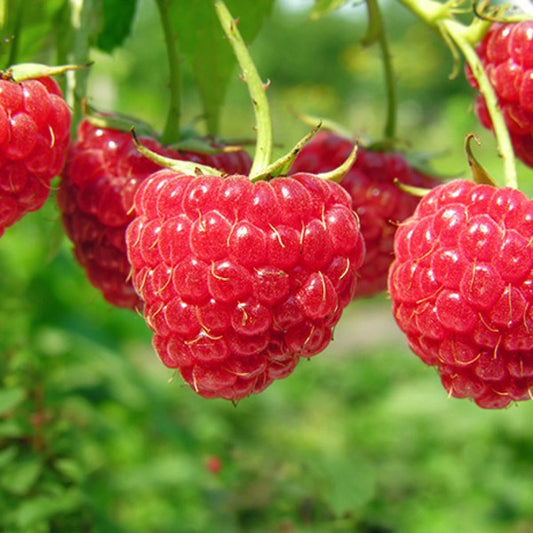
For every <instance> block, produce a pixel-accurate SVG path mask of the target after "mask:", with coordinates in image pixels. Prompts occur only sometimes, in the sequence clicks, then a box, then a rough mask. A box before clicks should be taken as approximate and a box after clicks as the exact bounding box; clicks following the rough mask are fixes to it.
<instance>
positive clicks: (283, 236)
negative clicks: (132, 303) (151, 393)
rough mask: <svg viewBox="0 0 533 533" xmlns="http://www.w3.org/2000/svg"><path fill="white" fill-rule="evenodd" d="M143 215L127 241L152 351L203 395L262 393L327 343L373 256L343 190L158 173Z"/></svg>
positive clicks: (299, 182)
mask: <svg viewBox="0 0 533 533" xmlns="http://www.w3.org/2000/svg"><path fill="white" fill-rule="evenodd" d="M135 210H136V212H137V214H138V215H137V218H135V219H134V220H133V222H132V223H131V224H130V225H129V226H128V230H127V232H126V242H127V246H128V256H129V259H130V262H131V264H132V273H133V274H132V279H133V285H134V287H135V289H136V290H137V292H138V293H139V295H140V296H141V298H142V299H143V300H144V317H145V319H146V322H147V324H148V326H149V327H150V328H151V329H152V330H153V332H154V334H155V335H154V337H153V345H154V348H155V350H156V351H157V353H158V355H159V357H160V358H161V360H162V362H163V363H164V364H165V365H166V366H168V367H170V368H177V369H179V371H180V373H181V376H182V377H183V379H184V380H185V381H186V382H187V383H188V384H189V385H190V386H191V388H192V389H193V390H194V391H196V392H197V393H198V394H199V395H201V396H203V397H206V398H225V399H228V400H231V401H237V400H239V399H241V398H244V397H246V396H248V395H250V394H253V393H258V392H260V391H262V390H263V389H265V388H266V387H267V386H268V385H269V384H270V383H271V382H272V381H273V380H275V379H280V378H283V377H286V376H288V375H289V374H290V373H291V372H292V371H293V369H294V368H295V366H296V364H297V363H298V361H299V359H300V357H310V356H312V355H314V354H317V353H318V352H320V351H322V350H323V349H324V348H325V347H326V346H327V345H328V343H329V342H330V340H331V336H332V329H333V327H334V326H335V324H336V323H337V322H338V320H339V318H340V316H341V312H342V310H343V308H344V307H345V306H346V305H347V304H348V303H349V302H350V300H351V298H352V295H353V291H354V290H355V285H356V280H357V276H356V270H357V268H358V267H359V266H360V265H361V263H362V261H363V257H364V241H363V239H362V237H361V234H360V231H359V223H358V219H357V217H356V216H355V215H354V213H353V211H352V210H351V206H350V199H349V197H348V195H347V194H346V192H345V191H344V190H343V189H342V188H341V187H339V186H338V185H337V184H335V183H330V182H327V181H326V180H321V179H320V178H317V177H316V176H313V175H310V174H303V173H302V174H296V175H294V176H292V177H291V178H287V177H278V178H273V179H272V180H270V181H268V182H267V181H258V182H257V183H252V182H251V181H250V179H249V178H248V177H247V176H242V175H233V176H228V177H226V178H220V177H214V176H197V177H194V176H187V175H183V174H178V173H175V172H173V171H170V170H161V171H159V172H157V173H155V174H154V175H152V176H151V177H150V178H149V179H147V180H146V181H144V182H143V183H142V184H141V186H140V187H139V189H138V191H137V193H136V195H135Z"/></svg>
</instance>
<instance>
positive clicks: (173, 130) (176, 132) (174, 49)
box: [156, 0, 181, 144]
mask: <svg viewBox="0 0 533 533" xmlns="http://www.w3.org/2000/svg"><path fill="white" fill-rule="evenodd" d="M156 4H157V7H158V9H159V15H160V18H161V26H162V28H163V35H164V37H165V45H166V49H167V58H168V68H169V87H170V106H169V109H168V114H167V121H166V124H165V129H164V130H163V134H162V136H161V141H162V142H163V143H165V144H172V143H174V142H177V141H179V139H180V120H181V62H180V54H179V47H178V36H177V34H176V32H175V31H174V28H173V26H172V23H171V17H170V13H169V9H170V5H169V4H170V0H156Z"/></svg>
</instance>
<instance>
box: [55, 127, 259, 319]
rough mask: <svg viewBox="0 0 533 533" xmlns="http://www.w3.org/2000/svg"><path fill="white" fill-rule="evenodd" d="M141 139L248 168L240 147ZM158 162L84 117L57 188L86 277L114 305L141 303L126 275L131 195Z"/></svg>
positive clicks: (227, 166) (219, 164)
mask: <svg viewBox="0 0 533 533" xmlns="http://www.w3.org/2000/svg"><path fill="white" fill-rule="evenodd" d="M141 142H142V143H143V144H144V145H145V146H147V147H148V148H150V149H152V150H153V151H155V152H158V153H160V154H162V155H166V156H168V157H172V158H174V159H186V160H189V161H195V162H197V163H200V164H207V165H210V166H213V167H216V168H221V169H223V170H225V171H226V172H228V173H233V172H247V171H248V169H249V168H250V165H251V159H250V156H249V155H248V154H247V153H246V152H244V151H238V152H229V153H219V154H215V155H204V154H196V153H192V152H177V151H175V150H170V149H168V148H164V147H163V146H162V145H161V144H160V143H158V142H157V141H155V140H154V139H150V138H146V137H144V138H141ZM160 169H161V167H160V166H159V165H157V164H155V163H153V162H152V161H150V160H149V159H148V158H146V157H144V156H143V155H141V154H140V153H139V152H138V150H137V148H136V147H135V144H134V143H133V140H132V136H131V134H129V133H126V132H122V131H118V130H114V129H109V128H102V127H98V126H95V125H93V124H92V123H91V122H89V120H83V121H82V122H81V123H80V126H79V128H78V134H77V138H76V141H75V142H74V143H73V144H72V146H71V148H70V151H69V154H68V159H67V164H66V166H65V170H64V172H63V176H62V180H61V184H60V189H59V191H58V202H59V208H60V210H61V212H62V217H63V224H64V227H65V229H66V232H67V234H68V236H69V238H70V239H71V240H72V242H73V243H74V254H75V256H76V258H77V260H78V261H79V263H80V264H81V265H82V266H83V267H84V268H85V270H86V272H87V276H88V278H89V280H90V282H91V283H92V284H93V285H94V286H95V287H97V288H98V289H100V291H101V292H102V293H103V295H104V298H105V299H106V300H107V301H109V302H110V303H112V304H113V305H115V306H117V307H125V308H130V309H136V308H137V309H140V300H139V298H138V296H137V294H136V293H135V291H134V290H133V287H132V285H131V281H130V280H129V279H128V276H129V271H130V265H129V263H128V258H127V253H126V242H125V237H124V235H125V232H126V227H127V225H128V224H129V223H130V221H131V220H132V219H133V217H134V214H133V213H131V212H130V211H131V208H132V205H133V196H134V194H135V191H136V189H137V187H138V186H139V184H140V183H141V182H142V181H143V180H144V179H145V178H146V177H147V176H149V175H150V174H152V173H153V172H155V171H157V170H160Z"/></svg>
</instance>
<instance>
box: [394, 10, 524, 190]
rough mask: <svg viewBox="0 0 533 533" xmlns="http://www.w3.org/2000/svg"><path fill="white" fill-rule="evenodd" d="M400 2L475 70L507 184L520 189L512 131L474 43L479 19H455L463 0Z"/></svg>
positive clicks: (473, 71) (478, 28)
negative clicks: (468, 20)
mask: <svg viewBox="0 0 533 533" xmlns="http://www.w3.org/2000/svg"><path fill="white" fill-rule="evenodd" d="M399 1H400V2H401V3H402V4H403V5H404V6H405V7H406V8H407V9H409V10H410V11H411V12H413V13H414V14H415V15H417V16H418V17H419V18H420V19H421V20H422V21H424V22H425V23H426V24H428V25H429V26H432V27H433V28H436V29H437V30H439V31H440V33H441V35H442V37H443V38H444V40H445V41H446V42H447V44H450V43H452V44H453V45H455V46H456V47H457V48H458V49H459V50H460V52H461V53H462V55H463V57H464V58H465V60H466V62H467V63H468V65H469V66H470V68H471V69H472V73H473V75H474V77H475V78H476V80H477V82H478V85H479V91H480V93H481V94H482V95H483V97H484V98H485V102H486V104H487V108H488V110H489V114H490V118H491V120H492V124H493V128H494V134H495V136H496V142H497V143H498V150H499V153H500V156H501V158H502V160H503V168H504V176H505V185H507V186H508V187H512V188H515V189H516V188H517V187H518V180H517V173H516V163H515V157H514V150H513V146H512V144H511V138H510V136H509V131H508V130H507V126H506V125H505V120H504V118H503V115H502V113H501V110H500V109H499V106H498V100H497V98H496V95H495V93H494V89H493V87H492V85H491V83H490V80H489V78H488V76H487V73H486V72H485V70H484V68H483V65H482V64H481V61H480V60H479V57H478V55H477V53H476V51H475V49H474V45H473V42H472V41H473V40H472V32H473V30H475V33H476V35H478V34H479V31H480V27H479V22H478V21H477V19H475V20H474V21H473V22H472V24H471V25H470V26H465V25H464V24H462V23H460V22H458V21H456V20H455V19H454V13H455V12H457V11H458V8H459V6H460V4H461V0H450V1H449V2H446V3H444V4H441V3H438V2H435V1H434V0H399ZM487 24H488V23H487ZM452 51H453V50H452Z"/></svg>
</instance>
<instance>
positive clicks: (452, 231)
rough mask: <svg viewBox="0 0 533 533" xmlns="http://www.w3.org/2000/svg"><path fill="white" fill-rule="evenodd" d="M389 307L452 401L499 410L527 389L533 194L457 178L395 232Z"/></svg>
mask: <svg viewBox="0 0 533 533" xmlns="http://www.w3.org/2000/svg"><path fill="white" fill-rule="evenodd" d="M395 254H396V259H395V261H394V263H393V264H392V266H391V269H390V277H389V290H390V294H391V297H392V303H393V311H394V316H395V317H396V321H397V322H398V324H399V326H400V328H401V329H402V330H403V331H404V332H405V333H406V335H407V340H408V343H409V346H410V348H411V349H412V350H413V352H414V353H415V354H416V355H418V356H419V357H420V359H422V361H423V362H424V363H426V364H427V365H432V366H436V367H437V369H438V371H439V373H440V376H441V380H442V384H443V386H444V387H445V389H446V390H447V391H448V392H449V393H450V395H452V396H455V397H456V398H464V397H470V398H473V399H474V401H475V402H476V403H477V404H478V405H479V406H481V407H484V408H501V407H505V406H507V405H508V404H509V403H510V402H511V401H514V400H528V399H529V398H531V397H532V392H533V305H532V304H533V201H531V200H529V199H528V198H527V197H526V196H525V195H524V194H522V193H521V192H519V191H517V190H514V189H510V188H496V187H492V186H489V185H476V184H474V183H473V182H470V181H466V180H456V181H452V182H450V183H447V184H445V185H441V186H439V187H436V188H435V189H433V190H432V191H431V192H430V193H429V194H428V195H427V196H425V197H424V198H423V199H422V200H421V202H420V203H419V205H418V207H417V209H416V211H415V213H414V215H413V216H412V217H411V218H409V219H408V220H407V221H406V222H405V224H403V225H402V226H401V227H400V228H399V229H398V231H397V232H396V239H395Z"/></svg>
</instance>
